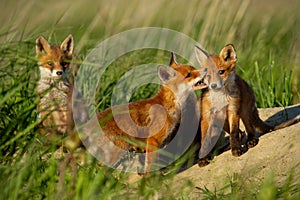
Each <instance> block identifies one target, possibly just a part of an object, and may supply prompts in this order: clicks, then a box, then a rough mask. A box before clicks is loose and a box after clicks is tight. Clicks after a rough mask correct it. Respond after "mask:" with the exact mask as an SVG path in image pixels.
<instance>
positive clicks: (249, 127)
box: [242, 117, 259, 148]
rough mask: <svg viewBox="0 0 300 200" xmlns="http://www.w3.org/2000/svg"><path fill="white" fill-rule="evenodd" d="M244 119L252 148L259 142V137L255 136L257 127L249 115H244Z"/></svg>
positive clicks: (249, 144)
mask: <svg viewBox="0 0 300 200" xmlns="http://www.w3.org/2000/svg"><path fill="white" fill-rule="evenodd" d="M242 121H243V123H244V125H245V129H246V132H247V146H248V147H249V148H252V147H254V146H256V145H257V144H258V141H259V140H258V138H256V136H255V127H254V126H253V124H252V123H251V120H250V119H249V118H248V117H242Z"/></svg>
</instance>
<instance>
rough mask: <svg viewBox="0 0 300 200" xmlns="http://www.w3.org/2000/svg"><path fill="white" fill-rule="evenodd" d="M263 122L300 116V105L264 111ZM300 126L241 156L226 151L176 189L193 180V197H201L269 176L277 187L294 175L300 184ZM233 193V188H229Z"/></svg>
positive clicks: (185, 175)
mask: <svg viewBox="0 0 300 200" xmlns="http://www.w3.org/2000/svg"><path fill="white" fill-rule="evenodd" d="M259 114H260V116H261V118H262V119H263V120H268V122H270V123H274V122H275V123H279V122H281V121H285V120H286V117H287V118H288V119H290V118H292V117H294V116H296V115H298V114H300V105H299V104H298V105H294V106H291V107H288V108H285V109H283V108H267V109H260V110H259ZM299 143H300V123H297V124H294V125H292V126H290V127H287V128H284V129H281V130H278V131H274V132H271V133H268V134H265V135H263V136H261V137H260V138H259V143H258V144H257V146H255V147H254V148H251V149H249V150H248V151H247V152H246V153H245V154H244V155H242V156H240V157H233V156H232V155H231V152H230V151H226V152H224V153H222V154H221V155H218V156H217V157H215V158H214V160H213V161H212V163H210V164H209V165H207V166H205V167H202V168H200V167H198V165H194V166H193V167H191V168H189V169H187V170H185V171H183V172H181V173H179V174H177V175H176V176H175V180H173V181H174V187H176V188H178V187H179V188H180V185H181V184H186V180H189V181H190V182H191V183H192V185H193V186H194V187H191V188H190V189H189V191H188V192H190V194H191V197H195V198H197V197H199V189H197V187H200V188H204V187H206V188H208V189H209V190H210V191H215V190H216V191H219V190H220V189H221V188H223V187H224V186H226V185H228V184H229V183H230V181H233V182H234V181H236V179H238V180H239V181H243V184H245V185H248V186H251V184H253V185H256V186H258V185H259V184H261V183H262V182H263V181H264V180H266V179H267V178H268V177H269V176H271V175H275V177H276V182H277V185H279V186H280V184H281V183H284V182H285V181H286V180H287V178H288V177H289V175H290V174H291V172H293V173H294V174H293V177H294V181H296V182H297V183H300V144H299ZM229 190H230V187H229Z"/></svg>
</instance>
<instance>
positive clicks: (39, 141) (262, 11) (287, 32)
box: [0, 0, 300, 199]
mask: <svg viewBox="0 0 300 200" xmlns="http://www.w3.org/2000/svg"><path fill="white" fill-rule="evenodd" d="M268 3H269V4H271V5H268ZM1 8H2V9H1V13H0V19H1V20H0V80H1V81H0V133H1V137H0V187H1V188H2V189H1V193H0V199H115V198H122V199H126V198H128V199H129V198H136V197H137V196H143V197H144V198H145V199H153V198H155V197H157V196H160V195H163V196H162V197H163V198H165V199H172V198H178V199H189V197H190V195H191V194H190V193H188V192H185V191H186V189H187V188H190V187H194V186H191V185H190V184H189V183H188V181H187V183H186V184H185V185H184V186H183V188H180V189H178V191H176V192H169V186H168V185H167V184H166V183H165V182H167V181H170V180H172V177H173V176H174V174H173V173H171V174H170V175H168V176H165V177H161V176H159V175H153V177H152V178H151V183H146V182H145V179H142V180H140V181H138V182H137V183H134V184H128V183H126V180H127V178H128V176H129V175H130V174H127V173H120V172H117V171H114V170H111V169H108V168H105V167H99V166H98V165H97V164H96V163H97V161H96V160H95V159H94V158H92V157H90V156H86V157H85V159H86V160H87V162H86V164H83V165H81V166H80V167H78V169H77V172H76V173H74V168H72V165H68V166H67V167H65V168H63V170H62V169H61V166H62V165H63V163H64V159H56V158H55V157H54V155H53V154H52V153H53V152H55V150H56V147H55V145H53V146H51V145H50V146H47V145H43V141H44V139H45V138H44V137H43V136H41V135H39V134H38V132H37V124H38V123H39V122H38V121H37V118H36V116H37V103H38V99H37V94H36V92H35V87H36V82H37V79H38V69H37V65H36V60H35V46H34V45H35V39H36V38H37V37H38V36H39V35H44V36H45V37H46V38H49V40H50V42H51V43H59V42H60V41H62V40H63V39H64V38H65V37H66V36H67V35H68V34H70V33H72V34H73V35H74V37H75V52H76V55H77V56H76V58H75V60H77V61H78V62H79V63H80V62H81V61H82V60H84V58H85V56H86V55H87V54H88V52H90V51H91V50H92V49H93V47H94V46H95V45H97V44H98V43H100V42H101V41H103V40H104V39H106V38H108V37H110V36H112V35H114V34H117V33H119V32H122V31H125V30H128V29H131V28H137V27H148V26H152V27H164V28H170V29H173V30H176V31H179V32H182V33H184V34H186V35H188V36H190V37H191V38H193V39H194V40H196V41H198V42H199V43H200V44H201V45H202V46H203V47H204V48H205V49H206V50H208V51H209V52H211V53H218V52H219V51H220V50H221V48H222V47H223V46H224V45H226V44H227V43H233V44H234V45H235V47H236V49H237V56H238V69H237V72H238V74H240V75H241V77H243V78H244V79H245V80H246V81H247V82H248V83H249V84H250V85H251V86H252V88H253V89H254V92H255V95H256V102H257V106H258V107H275V106H288V105H292V104H296V103H299V102H300V94H299V90H298V88H300V83H299V73H300V72H299V66H300V55H299V52H300V38H299V32H300V24H299V20H300V13H299V12H298V10H297V9H298V8H299V2H298V1H292V3H284V2H281V1H266V2H261V1H258V0H255V1H230V2H229V1H196V0H191V1H179V0H178V1H177V0H176V1H172V2H171V1H158V0H157V1H151V2H150V1H138V0H133V1H130V2H129V1H104V0H102V1H97V3H95V2H94V1H91V0H88V1H55V2H54V1H40V2H38V1H33V0H29V1H8V0H3V1H2V2H1ZM169 55H170V54H169V52H165V51H159V50H141V51H135V52H130V53H128V54H126V55H124V56H122V57H121V58H119V59H118V60H116V61H115V62H114V63H112V65H111V66H110V67H109V68H108V69H107V71H106V73H105V75H104V76H103V77H102V79H101V80H102V81H101V84H100V85H99V87H98V89H99V91H98V93H97V94H98V96H97V98H96V99H97V101H96V102H95V104H96V105H97V108H98V109H99V110H103V109H105V108H107V107H109V106H110V103H111V102H110V95H111V93H112V90H113V86H114V84H115V83H116V81H118V79H119V78H120V77H122V75H123V74H124V73H125V72H126V71H128V70H130V69H132V68H133V67H134V66H136V65H140V64H145V63H150V62H151V63H162V64H163V63H164V64H168V62H169ZM180 61H183V60H182V59H180ZM85 87H88V85H86V86H85ZM157 88H158V87H157V86H156V85H151V87H150V88H149V87H146V86H143V87H142V88H140V89H139V90H138V91H136V92H135V93H134V95H133V97H132V98H131V101H135V100H137V99H143V98H148V97H150V96H152V95H153V94H155V92H156V91H157ZM83 90H84V88H83ZM49 153H50V154H49ZM45 158H46V159H45ZM87 163H88V164H87ZM58 172H59V173H64V176H63V181H60V180H59V178H60V177H62V176H61V175H58ZM241 176H242V175H241ZM292 180H293V177H292V175H291V177H290V178H289V179H287V180H286V182H285V184H284V185H283V186H282V185H278V184H277V182H276V181H275V180H274V177H270V178H269V179H267V180H266V181H263V182H261V185H260V187H259V188H256V189H258V190H259V192H257V191H258V190H255V189H253V188H252V187H251V185H249V186H247V185H246V186H245V188H244V189H243V191H242V196H239V194H240V193H238V192H237V191H240V190H239V189H240V188H239V186H240V185H242V183H243V179H242V178H241V179H234V181H232V180H231V181H228V185H225V186H224V188H225V189H222V188H221V189H220V188H218V189H216V191H211V190H208V189H206V188H199V192H200V194H201V199H240V198H244V199H253V198H254V199H255V198H256V199H276V198H283V199H289V198H291V197H292V198H294V199H297V198H299V195H300V194H299V193H300V192H299V190H300V188H299V181H298V182H297V184H294V181H292ZM228 188H229V192H225V190H226V191H228ZM177 194H180V195H177ZM290 194H292V196H290Z"/></svg>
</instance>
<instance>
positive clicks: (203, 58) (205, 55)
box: [195, 45, 209, 65]
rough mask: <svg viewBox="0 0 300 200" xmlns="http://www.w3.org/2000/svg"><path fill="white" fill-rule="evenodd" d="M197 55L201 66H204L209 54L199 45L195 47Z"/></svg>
mask: <svg viewBox="0 0 300 200" xmlns="http://www.w3.org/2000/svg"><path fill="white" fill-rule="evenodd" d="M195 53H196V57H197V60H198V62H199V63H200V65H203V64H204V63H205V61H206V60H207V59H208V58H209V54H208V53H207V52H206V51H205V50H204V49H202V48H200V47H199V46H197V45H195Z"/></svg>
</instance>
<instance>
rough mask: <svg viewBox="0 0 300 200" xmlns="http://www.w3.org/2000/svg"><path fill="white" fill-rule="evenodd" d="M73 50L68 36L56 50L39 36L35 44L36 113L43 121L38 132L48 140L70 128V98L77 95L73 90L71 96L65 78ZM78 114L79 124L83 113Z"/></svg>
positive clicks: (71, 38) (68, 81) (70, 37)
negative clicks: (36, 71) (37, 96)
mask: <svg viewBox="0 0 300 200" xmlns="http://www.w3.org/2000/svg"><path fill="white" fill-rule="evenodd" d="M73 49H74V39H73V36H72V35H69V36H68V37H66V39H65V40H64V41H63V42H62V43H61V44H60V45H57V46H56V45H55V46H51V45H50V44H49V43H48V41H47V40H46V39H45V38H44V37H43V36H40V37H38V39H37V40H36V58H37V64H38V67H39V71H40V78H39V81H38V85H37V93H38V95H39V97H40V102H39V105H38V111H39V117H40V118H42V119H43V121H42V123H41V124H40V126H41V127H40V129H39V130H40V132H41V133H43V134H45V135H47V136H49V138H56V137H57V136H62V135H65V134H66V133H67V132H69V131H70V129H72V128H73V127H72V125H73V114H72V103H73V102H72V95H80V94H79V93H78V91H77V90H74V91H75V93H73V84H72V82H71V81H70V80H69V74H68V75H67V70H68V69H69V68H70V61H71V60H72V55H73ZM74 103H76V102H74ZM79 110H80V112H81V115H80V117H81V118H82V120H83V121H85V120H87V117H88V113H87V111H86V110H85V109H84V108H83V107H82V109H79ZM59 138H60V137H59Z"/></svg>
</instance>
